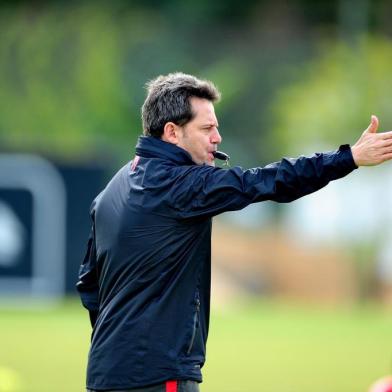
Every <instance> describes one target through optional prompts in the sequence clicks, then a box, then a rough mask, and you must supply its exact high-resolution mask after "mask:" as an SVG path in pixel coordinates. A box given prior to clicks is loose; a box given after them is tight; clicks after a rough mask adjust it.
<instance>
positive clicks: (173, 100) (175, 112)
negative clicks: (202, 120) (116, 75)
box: [142, 72, 220, 138]
mask: <svg viewBox="0 0 392 392" xmlns="http://www.w3.org/2000/svg"><path fill="white" fill-rule="evenodd" d="M146 87H147V98H146V100H145V101H144V104H143V106H142V121H143V133H144V135H146V136H154V137H159V138H160V137H161V136H162V133H163V128H164V126H165V124H166V123H167V122H173V123H174V124H176V125H179V126H183V125H185V124H186V123H188V122H189V121H191V120H192V119H193V117H194V113H193V112H192V108H191V104H190V102H189V99H190V98H191V97H197V98H205V99H208V100H209V101H211V102H216V101H219V99H220V92H219V90H218V89H217V88H216V86H215V85H214V84H213V83H212V82H210V81H208V80H201V79H197V78H196V77H194V76H192V75H187V74H184V73H182V72H176V73H170V74H168V75H160V76H158V77H157V78H155V79H153V80H151V81H149V82H148V83H147V84H146Z"/></svg>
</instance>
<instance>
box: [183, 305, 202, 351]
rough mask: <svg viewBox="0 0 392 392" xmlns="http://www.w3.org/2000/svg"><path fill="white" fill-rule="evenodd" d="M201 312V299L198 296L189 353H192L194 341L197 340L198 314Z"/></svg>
mask: <svg viewBox="0 0 392 392" xmlns="http://www.w3.org/2000/svg"><path fill="white" fill-rule="evenodd" d="M199 312H200V299H199V298H196V311H195V314H194V315H193V329H192V336H191V341H190V343H189V347H188V350H187V352H186V353H187V355H189V354H190V353H191V350H192V347H193V343H194V342H195V337H196V331H197V321H198V316H199Z"/></svg>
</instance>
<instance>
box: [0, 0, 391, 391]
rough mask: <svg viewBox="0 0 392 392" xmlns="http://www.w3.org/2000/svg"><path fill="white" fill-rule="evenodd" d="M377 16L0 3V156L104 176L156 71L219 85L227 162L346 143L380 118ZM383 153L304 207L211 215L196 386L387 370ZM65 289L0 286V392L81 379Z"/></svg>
mask: <svg viewBox="0 0 392 392" xmlns="http://www.w3.org/2000/svg"><path fill="white" fill-rule="evenodd" d="M391 16H392V3H391V2H390V1H388V0H372V1H371V0H358V1H350V0H339V1H338V0H335V1H321V0H318V1H311V0H292V1H289V0H275V1H261V0H258V1H257V0H243V1H241V2H240V3H238V2H236V1H233V0H226V1H220V0H219V1H213V2H210V1H207V0H199V1H196V0H189V1H180V0H165V1H158V0H145V1H140V0H133V1H125V0H113V1H110V2H109V1H99V0H98V1H53V2H50V1H21V0H18V1H17V0H15V1H11V0H10V1H1V2H0V153H33V154H38V155H40V156H43V157H45V158H46V159H48V160H49V161H51V162H53V163H54V164H56V165H61V166H63V167H64V166H65V167H71V168H72V167H77V166H79V167H90V166H93V165H98V166H99V167H101V168H103V171H104V173H105V174H104V175H105V180H106V179H108V178H110V176H111V175H112V174H113V172H114V171H115V170H116V169H117V168H118V167H119V165H122V164H124V163H125V162H127V161H128V160H129V159H131V158H132V157H133V153H134V145H135V142H136V139H137V137H138V135H140V134H141V121H140V107H141V105H142V103H143V101H144V97H145V90H144V85H145V83H146V82H147V81H148V80H149V79H151V78H154V77H156V76H157V75H159V74H165V73H168V72H173V71H182V72H186V73H192V74H195V75H196V76H198V77H201V78H208V79H211V80H213V81H214V82H215V83H216V84H217V86H218V87H219V89H220V90H221V91H222V95H223V99H222V101H221V102H220V103H219V104H218V105H217V107H216V111H217V115H218V118H219V122H220V130H221V133H222V136H223V138H224V140H223V143H222V150H223V151H227V152H228V153H229V154H230V155H231V156H232V165H241V166H244V167H250V166H256V165H257V166H259V165H264V164H267V163H269V162H271V161H275V160H278V159H280V157H281V156H287V155H289V156H294V155H298V154H302V153H304V154H307V153H311V152H313V151H316V150H318V151H319V150H329V149H335V148H336V147H337V146H338V145H340V144H343V143H353V142H355V140H356V139H357V138H358V137H359V135H360V133H361V132H362V131H363V129H365V128H366V127H367V124H368V122H369V118H370V115H371V114H373V113H374V114H377V115H378V116H379V118H380V121H381V128H382V129H383V130H387V129H388V127H389V129H391V127H392V111H391V110H390V91H391V88H392V72H391V70H392V25H391V23H390V19H391ZM388 165H389V164H386V165H385V166H384V167H383V168H374V169H371V171H372V173H370V172H369V171H366V169H364V171H361V173H355V174H353V175H352V176H349V178H348V179H345V180H342V184H343V185H342V190H341V189H340V188H339V186H340V185H336V186H335V185H334V186H335V188H334V187H333V186H332V185H331V189H332V190H333V191H332V192H335V193H321V196H314V198H312V197H313V196H312V197H309V198H308V199H307V201H306V200H305V201H304V203H306V205H304V204H301V203H302V201H301V202H295V203H294V204H293V205H292V206H277V205H272V204H268V203H267V204H266V207H262V209H260V210H259V209H253V210H251V209H249V211H251V212H249V213H246V212H244V213H243V214H241V213H237V214H236V215H233V214H228V215H227V217H222V218H219V219H218V225H216V233H217V238H216V245H215V247H214V252H215V253H214V260H216V265H217V267H218V269H217V271H215V272H214V279H215V280H217V281H218V282H219V283H218V284H216V285H215V286H214V290H213V295H214V299H213V304H214V308H213V312H212V320H211V334H210V340H209V346H208V358H207V365H206V368H205V372H204V377H205V382H204V383H203V385H202V391H203V392H223V391H224V392H240V391H241V392H243V391H265V392H280V391H285V392H307V391H309V392H310V391H314V390H317V391H320V392H324V391H325V392H331V391H333V392H340V391H341V392H354V391H366V390H367V388H368V386H369V385H370V383H371V382H372V381H374V380H375V379H376V378H378V377H381V376H383V375H384V374H387V373H390V372H392V369H391V362H392V345H391V339H390V331H391V326H392V325H391V324H392V317H391V314H390V309H391V307H390V305H391V303H392V294H391V293H392V267H391V262H392V248H391V246H390V245H389V244H391V243H392V231H391V229H390V228H389V226H390V225H391V224H390V219H392V210H391V207H389V204H390V198H389V197H390V196H392V178H390V177H391V176H390V175H389V173H388V171H390V165H389V166H388ZM363 173H365V174H363ZM84 181H85V182H86V183H87V182H88V181H89V178H88V176H87V175H86V177H85V180H84ZM102 183H104V182H102ZM78 185H79V186H80V184H76V185H75V186H76V187H77V186H78ZM94 186H96V185H94ZM98 191H99V189H98V187H97V192H98ZM372 192H373V193H372ZM323 195H324V196H323ZM89 197H90V196H89ZM317 197H320V198H319V199H317ZM77 200H78V199H77V198H76V199H74V200H73V201H72V200H71V202H70V203H69V205H72V203H73V204H77V203H78V201H77ZM345 203H346V204H345ZM312 206H313V207H312ZM331 206H332V207H331ZM312 208H313V209H312ZM350 208H351V209H350ZM83 209H84V210H85V211H86V218H87V213H88V208H87V207H86V208H85V207H84V206H83ZM323 214H324V215H323ZM331 216H336V219H335V220H334V221H332V222H329V221H328V222H329V223H328V224H327V222H326V221H327V220H328V219H327V218H328V217H331ZM361 217H364V218H363V219H362V218H361ZM71 219H74V220H75V221H76V223H75V225H76V226H77V225H79V226H80V224H79V216H77V217H75V216H73V217H72V216H71V217H70V218H69V220H71ZM80 219H81V218H80ZM341 219H343V221H342V220H341ZM344 219H345V220H344ZM361 219H362V220H361ZM312 225H313V226H312ZM315 225H317V226H315ZM323 226H324V227H329V231H328V232H326V231H323V230H322V227H323ZM81 227H82V229H83V230H82V231H83V233H82V234H83V235H79V233H78V239H77V240H78V241H79V242H80V243H84V241H85V237H87V234H88V230H87V229H85V227H84V226H83V225H82V226H81ZM223 227H224V228H225V229H224V230H223V229H222V228H223ZM225 230H230V231H231V233H232V234H231V235H232V237H230V234H228V233H227V232H226V231H225ZM316 232H317V233H318V234H317V236H315V233H316ZM222 233H223V234H224V235H222ZM233 233H234V234H233ZM81 237H83V238H81ZM221 237H222V238H221ZM228 238H229V240H228ZM252 238H253V242H252ZM261 238H265V239H266V240H264V242H261ZM0 239H1V237H0ZM236 240H238V241H239V242H240V243H238V244H237V245H238V246H237V247H236V249H237V250H238V251H239V253H238V256H237V255H236V256H235V257H234V256H233V254H234V253H235V249H233V250H230V251H228V249H229V245H230V244H233V243H234V242H235V241H236ZM249 241H250V242H249ZM0 245H1V244H0ZM225 249H226V252H227V253H228V254H225ZM77 252H79V249H78V250H77ZM230 255H231V256H233V260H230ZM76 256H77V257H76ZM76 256H75V255H72V257H71V256H70V255H68V259H67V263H68V264H69V265H72V268H71V269H70V271H68V273H69V275H70V278H69V279H70V280H71V281H73V280H75V281H76V273H77V265H78V264H79V263H80V259H81V257H82V253H81V252H80V253H78V254H77V255H76ZM71 259H72V260H71ZM238 260H241V262H242V264H240V265H239V263H238ZM316 260H319V261H320V262H319V264H317V262H318V261H317V262H316ZM322 263H324V264H322ZM328 265H331V266H333V268H335V269H333V268H332V270H331V269H330V268H329V267H327V266H328ZM260 266H263V267H262V268H261V267H260ZM275 266H276V267H275ZM279 266H280V267H279ZM290 266H294V267H293V268H292V267H290ZM236 268H237V269H236ZM259 268H261V270H259ZM222 282H223V283H222ZM326 282H327V283H326ZM222 286H225V289H222ZM227 287H229V292H228V291H227V290H228V289H227ZM230 287H231V289H233V288H235V289H233V290H231V289H230ZM68 294H71V295H69V298H68V299H67V300H66V301H65V302H61V303H60V304H59V305H58V306H55V307H49V308H47V307H45V306H33V307H26V306H23V305H22V304H21V303H20V302H19V303H18V305H14V304H13V302H9V301H7V298H2V302H1V304H0V392H36V391H37V392H38V391H40V392H45V391H59V392H62V391H64V392H65V391H67V392H68V391H82V390H83V388H84V378H85V375H84V374H85V367H86V359H87V352H88V344H89V334H90V327H89V323H88V317H87V314H86V312H85V311H84V310H83V309H82V308H81V306H80V305H79V302H78V300H77V299H76V298H74V296H73V295H72V294H75V293H74V292H73V293H72V292H71V293H70V292H68ZM239 298H242V299H241V300H240V299H239Z"/></svg>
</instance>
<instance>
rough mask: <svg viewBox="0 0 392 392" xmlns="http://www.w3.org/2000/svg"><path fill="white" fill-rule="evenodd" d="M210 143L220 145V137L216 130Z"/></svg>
mask: <svg viewBox="0 0 392 392" xmlns="http://www.w3.org/2000/svg"><path fill="white" fill-rule="evenodd" d="M211 143H213V144H220V143H222V136H221V135H220V133H219V131H218V130H215V132H214V133H213V134H212V135H211Z"/></svg>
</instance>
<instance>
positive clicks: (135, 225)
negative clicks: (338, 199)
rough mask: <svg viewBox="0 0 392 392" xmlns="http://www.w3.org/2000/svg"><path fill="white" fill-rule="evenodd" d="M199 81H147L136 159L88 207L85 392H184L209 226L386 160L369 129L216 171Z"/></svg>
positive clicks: (197, 340) (388, 146) (206, 100)
mask: <svg viewBox="0 0 392 392" xmlns="http://www.w3.org/2000/svg"><path fill="white" fill-rule="evenodd" d="M219 97H220V94H219V92H218V90H217V89H216V87H215V86H214V85H213V84H212V83H211V82H208V81H202V80H199V79H196V78H195V77H193V76H190V75H185V74H182V73H174V74H169V75H166V76H160V77H158V78H157V79H155V80H152V81H151V82H150V83H149V84H148V95H147V98H146V100H145V102H144V105H143V108H142V119H143V129H144V136H141V137H140V138H139V141H138V143H137V146H136V155H135V158H134V159H133V160H132V161H131V162H130V163H128V164H126V165H125V166H124V167H123V168H122V169H121V170H120V171H119V172H118V173H117V174H116V175H115V176H114V177H113V179H112V180H111V181H110V182H109V184H108V185H107V186H106V188H105V189H104V190H103V191H102V192H101V193H100V194H99V195H98V197H97V198H96V199H95V200H94V202H93V204H92V207H91V217H92V221H93V225H92V231H91V236H90V238H89V242H88V250H87V254H86V256H85V258H84V261H83V263H82V265H81V268H80V275H79V282H78V283H77V288H78V290H79V292H80V295H81V298H82V302H83V305H84V306H85V307H86V308H87V309H88V310H89V314H90V319H91V323H92V326H93V333H92V340H91V349H90V353H89V361H88V369H87V388H88V390H90V391H140V392H158V391H159V392H164V391H166V392H176V391H180V392H193V391H198V390H199V387H198V383H199V382H201V381H202V376H201V371H200V369H201V367H202V366H203V364H204V361H205V348H206V341H207V335H208V324H209V313H210V261H211V248H210V242H211V222H212V217H213V216H215V215H217V214H220V213H222V212H224V211H230V210H239V209H242V208H244V207H246V206H247V205H249V204H250V203H255V202H259V201H263V200H274V201H277V202H290V201H292V200H295V199H297V198H299V197H301V196H304V195H306V194H309V193H311V192H314V191H316V190H318V189H320V188H322V187H323V186H325V185H326V184H327V183H328V182H329V181H331V180H335V179H338V178H341V177H343V176H345V175H346V174H348V173H350V172H351V171H353V170H354V169H356V168H357V167H358V166H363V165H376V164H379V163H381V162H383V161H386V160H388V159H391V158H392V132H386V133H380V134H378V133H376V131H377V128H378V120H377V118H376V117H375V116H372V120H371V124H370V125H369V127H368V128H367V130H366V131H365V132H364V133H363V134H362V136H361V137H360V139H359V140H358V141H357V143H356V144H355V145H353V146H352V147H351V148H350V146H349V145H343V146H341V147H340V148H339V149H338V150H337V151H335V152H329V153H324V154H315V155H314V156H312V157H309V158H306V157H300V158H298V159H283V160H282V161H281V162H277V163H272V164H270V165H268V166H266V167H264V168H254V169H250V170H242V169H241V168H239V167H234V168H230V169H227V170H226V169H222V168H216V167H214V153H215V151H216V150H217V148H218V145H219V143H221V141H222V138H221V135H220V133H219V131H218V121H217V118H216V116H215V112H214V106H213V103H214V102H216V101H217V100H218V99H219Z"/></svg>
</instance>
